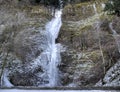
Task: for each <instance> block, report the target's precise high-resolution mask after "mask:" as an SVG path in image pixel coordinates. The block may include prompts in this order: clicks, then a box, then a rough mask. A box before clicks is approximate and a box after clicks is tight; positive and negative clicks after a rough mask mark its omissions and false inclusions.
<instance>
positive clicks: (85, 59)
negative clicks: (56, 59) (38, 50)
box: [57, 0, 120, 87]
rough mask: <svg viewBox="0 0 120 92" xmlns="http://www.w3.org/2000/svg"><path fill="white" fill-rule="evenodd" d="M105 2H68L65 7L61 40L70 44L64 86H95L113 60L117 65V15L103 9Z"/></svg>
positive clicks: (64, 56) (63, 69)
mask: <svg viewBox="0 0 120 92" xmlns="http://www.w3.org/2000/svg"><path fill="white" fill-rule="evenodd" d="M104 2H105V1H104V0H103V1H102V2H101V3H100V2H99V1H96V2H94V1H92V2H89V3H88V2H87V3H81V4H76V5H73V7H72V6H71V5H68V6H66V7H65V9H64V10H63V26H62V28H61V30H60V33H59V37H58V39H57V41H58V42H59V43H61V44H62V45H63V46H64V47H66V51H65V52H62V53H61V58H62V61H61V62H62V64H61V65H60V70H61V72H62V73H63V78H62V84H63V85H64V86H71V85H72V86H75V87H81V86H94V85H95V84H96V83H97V82H98V81H99V80H100V79H102V78H103V77H104V75H105V73H104V71H105V72H106V71H107V70H108V69H109V68H110V67H111V65H109V64H110V62H112V65H113V64H115V63H116V61H117V60H118V59H119V57H120V56H119V54H118V53H119V52H118V48H117V45H116V42H115V39H114V37H113V34H112V32H111V30H110V28H109V23H110V21H111V19H113V18H112V17H111V16H110V17H109V16H107V15H106V14H104V13H103V12H102V10H103V7H104V4H103V3H104ZM82 9H85V10H86V11H85V12H83V10H82ZM95 9H96V10H95ZM117 23H118V22H117ZM117 26H118V25H117ZM114 27H115V26H114ZM107 48H108V49H107ZM111 50H112V52H113V53H114V54H113V53H110V52H111ZM110 56H111V57H112V58H111V60H110V59H109V58H110ZM114 58H116V59H114Z"/></svg>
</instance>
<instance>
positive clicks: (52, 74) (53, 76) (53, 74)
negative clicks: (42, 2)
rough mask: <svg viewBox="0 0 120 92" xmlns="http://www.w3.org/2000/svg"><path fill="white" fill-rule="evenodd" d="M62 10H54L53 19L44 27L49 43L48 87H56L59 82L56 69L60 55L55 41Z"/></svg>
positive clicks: (60, 23)
mask: <svg viewBox="0 0 120 92" xmlns="http://www.w3.org/2000/svg"><path fill="white" fill-rule="evenodd" d="M61 14H62V10H56V12H55V16H54V18H53V19H52V20H51V21H50V22H49V23H48V24H47V25H46V30H47V31H48V32H49V34H50V39H49V40H51V41H50V43H49V48H48V51H49V53H50V58H49V66H48V76H49V86H57V85H58V84H59V83H60V82H59V74H58V72H59V70H58V68H57V66H58V64H59V63H60V54H59V51H58V50H59V49H58V48H57V47H58V45H57V44H55V40H56V38H57V37H58V33H59V30H60V27H61V25H62V22H61Z"/></svg>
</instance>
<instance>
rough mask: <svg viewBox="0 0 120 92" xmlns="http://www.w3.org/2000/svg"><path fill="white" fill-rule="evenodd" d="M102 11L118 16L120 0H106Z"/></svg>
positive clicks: (119, 13) (119, 14)
mask: <svg viewBox="0 0 120 92" xmlns="http://www.w3.org/2000/svg"><path fill="white" fill-rule="evenodd" d="M104 11H107V12H108V13H109V14H112V15H117V16H120V0H108V2H107V3H106V4H105V8H104Z"/></svg>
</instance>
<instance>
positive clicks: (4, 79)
mask: <svg viewBox="0 0 120 92" xmlns="http://www.w3.org/2000/svg"><path fill="white" fill-rule="evenodd" d="M7 74H8V70H4V72H3V74H2V77H1V87H13V85H12V84H11V83H10V81H9V79H8V77H7Z"/></svg>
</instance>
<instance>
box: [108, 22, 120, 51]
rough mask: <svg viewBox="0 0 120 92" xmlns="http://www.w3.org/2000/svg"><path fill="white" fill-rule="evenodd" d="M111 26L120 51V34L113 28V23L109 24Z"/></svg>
mask: <svg viewBox="0 0 120 92" xmlns="http://www.w3.org/2000/svg"><path fill="white" fill-rule="evenodd" d="M109 28H110V29H111V31H112V33H113V37H114V39H115V41H116V44H117V46H118V51H119V53H120V40H119V38H120V35H119V34H118V33H117V32H116V30H114V29H113V26H112V23H110V24H109Z"/></svg>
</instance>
